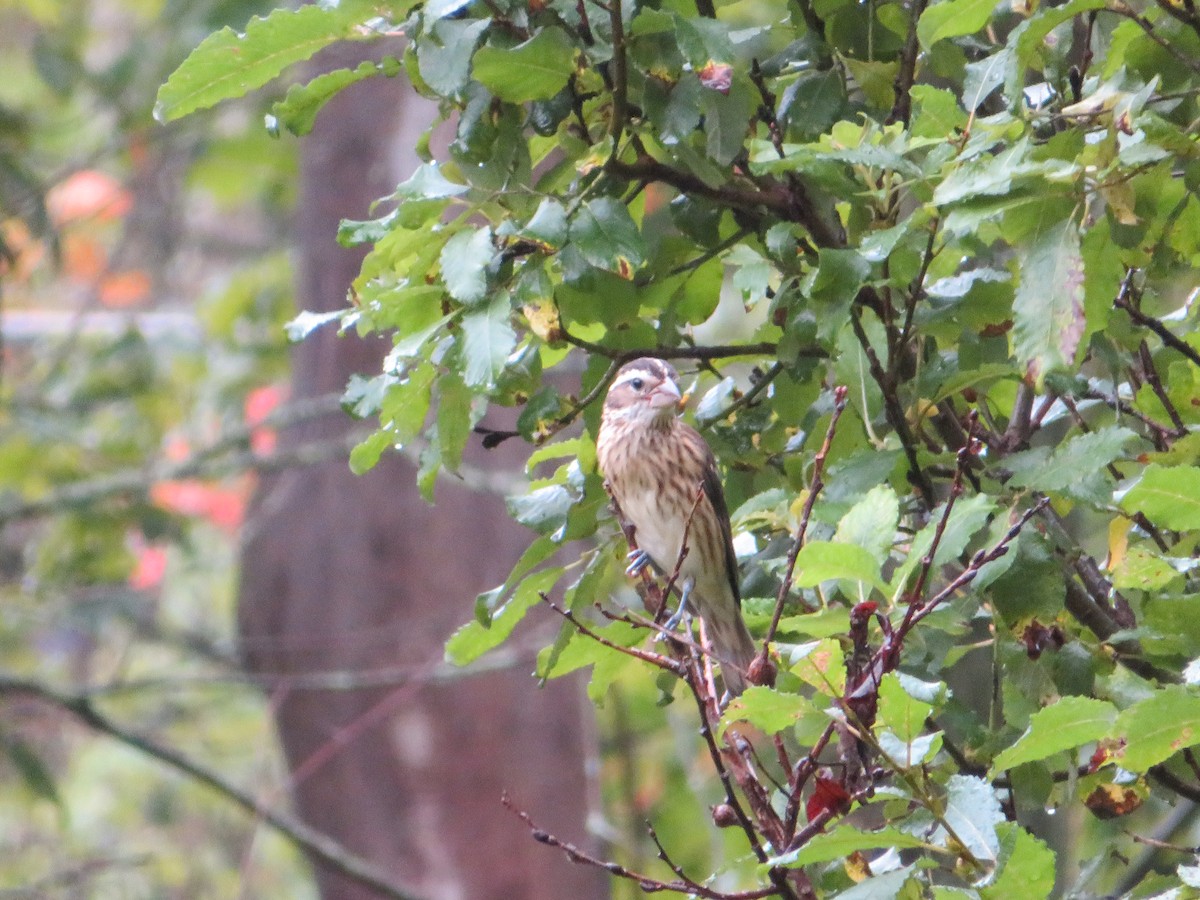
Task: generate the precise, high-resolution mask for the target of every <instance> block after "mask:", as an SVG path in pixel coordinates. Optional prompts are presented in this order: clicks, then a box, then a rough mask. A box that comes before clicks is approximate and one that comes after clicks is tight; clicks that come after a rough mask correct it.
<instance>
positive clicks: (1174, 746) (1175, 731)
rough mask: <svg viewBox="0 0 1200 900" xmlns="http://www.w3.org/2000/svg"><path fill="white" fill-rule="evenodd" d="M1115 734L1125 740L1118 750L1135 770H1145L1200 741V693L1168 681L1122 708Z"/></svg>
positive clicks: (1123, 762) (1131, 768)
mask: <svg viewBox="0 0 1200 900" xmlns="http://www.w3.org/2000/svg"><path fill="white" fill-rule="evenodd" d="M1112 736H1113V737H1115V738H1118V739H1120V740H1124V741H1125V747H1124V749H1123V750H1122V751H1121V752H1120V753H1119V754H1118V756H1117V759H1118V761H1119V762H1120V764H1121V765H1122V766H1123V767H1124V768H1126V769H1129V770H1130V771H1131V772H1145V771H1146V770H1147V769H1149V768H1150V767H1151V766H1154V765H1157V764H1158V763H1160V762H1163V761H1164V760H1166V759H1169V758H1170V757H1172V756H1174V755H1175V753H1177V752H1178V751H1180V750H1183V749H1184V748H1185V747H1193V746H1195V745H1196V744H1200V696H1197V694H1196V693H1195V692H1194V691H1193V690H1192V689H1190V688H1187V687H1185V686H1183V685H1179V684H1174V685H1168V686H1167V687H1165V688H1163V689H1162V690H1159V691H1156V692H1155V693H1154V694H1153V695H1152V696H1150V697H1147V698H1146V699H1145V700H1141V701H1139V702H1137V703H1135V704H1133V706H1130V707H1128V708H1126V709H1123V710H1121V712H1120V714H1119V715H1118V716H1117V720H1116V722H1115V723H1114V724H1113V727H1112Z"/></svg>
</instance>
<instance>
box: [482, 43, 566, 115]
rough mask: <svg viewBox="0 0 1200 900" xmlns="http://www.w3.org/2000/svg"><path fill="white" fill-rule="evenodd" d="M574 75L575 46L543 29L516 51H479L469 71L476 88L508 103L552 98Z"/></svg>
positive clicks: (496, 49)
mask: <svg viewBox="0 0 1200 900" xmlns="http://www.w3.org/2000/svg"><path fill="white" fill-rule="evenodd" d="M574 71H575V45H574V43H573V42H572V41H571V39H570V38H569V37H568V36H567V34H566V32H564V31H563V30H562V29H560V28H543V29H542V30H541V31H539V32H538V33H537V34H536V35H534V36H533V37H532V38H530V39H529V40H527V41H526V42H525V43H523V44H518V45H517V46H516V47H493V46H491V45H487V46H484V47H480V48H479V49H478V50H477V51H475V60H474V65H473V68H472V74H473V75H474V76H475V79H476V80H477V81H478V82H479V83H480V84H482V85H483V86H484V87H486V88H487V89H488V90H489V91H491V92H492V93H493V94H495V95H496V96H497V97H499V98H500V99H501V100H505V101H507V102H509V103H527V102H528V101H530V100H545V99H547V98H549V97H553V96H554V95H555V94H557V93H558V92H559V91H561V90H562V89H563V88H564V87H566V85H567V79H568V78H570V77H571V75H572V73H574Z"/></svg>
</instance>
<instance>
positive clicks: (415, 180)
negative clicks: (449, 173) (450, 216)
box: [396, 162, 470, 200]
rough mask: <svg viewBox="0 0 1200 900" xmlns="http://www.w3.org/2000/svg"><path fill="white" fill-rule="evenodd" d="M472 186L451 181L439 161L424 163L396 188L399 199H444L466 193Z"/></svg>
mask: <svg viewBox="0 0 1200 900" xmlns="http://www.w3.org/2000/svg"><path fill="white" fill-rule="evenodd" d="M469 190H470V188H469V187H467V185H465V184H458V183H457V182H454V181H451V180H450V179H449V178H447V177H446V176H445V175H443V174H442V169H441V167H440V166H439V165H438V164H437V163H431V162H429V163H424V164H423V165H421V166H420V167H419V168H418V169H417V170H416V171H415V172H413V173H412V174H411V175H410V176H408V178H407V179H405V180H404V181H403V182H401V184H400V186H399V187H398V188H396V199H398V200H444V199H446V198H447V197H457V196H459V195H460V194H465V193H466V192H467V191H469Z"/></svg>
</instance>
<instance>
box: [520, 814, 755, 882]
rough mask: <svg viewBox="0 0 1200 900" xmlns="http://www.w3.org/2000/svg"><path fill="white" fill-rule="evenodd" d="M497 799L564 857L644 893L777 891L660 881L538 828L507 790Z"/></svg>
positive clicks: (534, 835)
mask: <svg viewBox="0 0 1200 900" xmlns="http://www.w3.org/2000/svg"><path fill="white" fill-rule="evenodd" d="M500 802H501V803H502V804H503V805H504V808H505V809H507V810H508V811H509V812H511V813H513V814H514V815H516V816H517V818H519V819H520V820H521V821H522V822H524V823H525V824H526V825H527V826H528V827H529V833H530V835H531V836H532V837H533V839H534V840H535V841H537V842H538V843H539V844H545V845H546V846H547V847H554V848H556V849H558V850H561V851H562V852H563V853H565V854H566V856H567V859H569V860H570V861H571V862H573V863H582V864H584V865H588V866H595V867H596V868H598V869H603V870H604V871H605V872H608V874H610V875H614V876H616V877H617V878H625V879H628V880H629V881H633V882H635V883H636V884H637V886H638V887H639V888H641V889H642V890H643V891H645V892H646V893H656V892H659V891H670V892H672V893H675V894H692V895H694V896H697V897H704V898H706V900H760V898H762V897H771V896H774V895H776V894H778V891H777V890H775V889H774V888H764V889H760V890H756V891H716V890H713V889H712V888H707V887H705V886H704V885H701V884H696V883H695V882H693V881H691V880H690V879H683V878H681V879H679V880H677V881H662V880H660V879H658V878H653V877H651V876H650V875H643V874H642V873H641V872H635V871H633V870H632V869H627V868H625V866H623V865H621V864H620V863H618V862H612V861H609V860H603V859H600V858H599V857H598V856H594V855H593V854H591V853H588V852H587V851H586V850H584V849H582V848H580V847H578V846H577V845H575V844H572V843H570V842H569V841H564V840H562V839H561V838H559V837H556V836H555V835H553V834H551V833H550V832H548V831H546V830H545V829H542V828H539V827H538V826H537V824H536V823H535V822H534V821H533V819H532V818H531V817H530V815H529V813H527V812H525V810H523V809H519V808H518V807H517V806H516V805H515V804H514V803H513V801H512V798H511V797H509V795H508V794H507V793H505V794H503V795H502V796H501V798H500Z"/></svg>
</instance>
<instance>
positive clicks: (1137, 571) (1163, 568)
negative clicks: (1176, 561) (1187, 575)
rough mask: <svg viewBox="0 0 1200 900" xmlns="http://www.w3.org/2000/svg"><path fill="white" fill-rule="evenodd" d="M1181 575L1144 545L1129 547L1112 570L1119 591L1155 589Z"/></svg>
mask: <svg viewBox="0 0 1200 900" xmlns="http://www.w3.org/2000/svg"><path fill="white" fill-rule="evenodd" d="M1181 577H1182V575H1181V573H1180V571H1179V570H1178V569H1176V568H1175V566H1173V565H1171V563H1170V562H1169V561H1168V560H1165V559H1163V558H1162V557H1161V556H1159V555H1158V554H1157V553H1155V552H1154V551H1153V550H1150V549H1148V548H1146V547H1130V548H1129V552H1127V553H1126V554H1125V555H1124V556H1123V557H1121V561H1120V562H1119V563H1118V564H1117V565H1116V567H1115V568H1114V569H1113V571H1112V583H1113V587H1115V588H1116V589H1117V590H1119V591H1126V590H1134V591H1156V590H1160V589H1162V588H1164V587H1166V586H1167V585H1168V584H1170V583H1171V582H1172V581H1175V580H1176V579H1177V578H1181Z"/></svg>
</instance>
